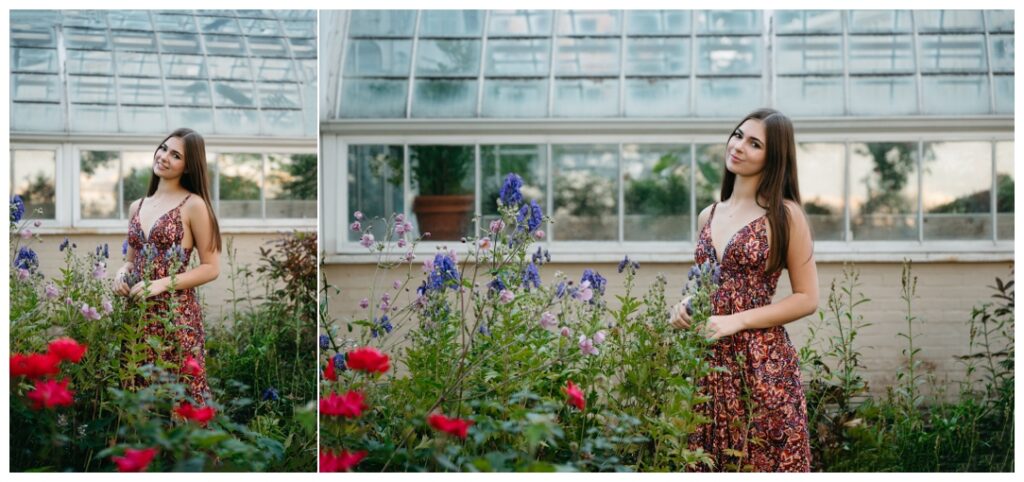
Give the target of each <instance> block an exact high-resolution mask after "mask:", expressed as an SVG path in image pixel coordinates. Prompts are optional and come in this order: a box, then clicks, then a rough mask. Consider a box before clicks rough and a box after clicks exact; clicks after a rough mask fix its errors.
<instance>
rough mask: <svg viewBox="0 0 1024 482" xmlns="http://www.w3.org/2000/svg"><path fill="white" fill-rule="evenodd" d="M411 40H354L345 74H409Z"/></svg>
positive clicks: (349, 50) (403, 75)
mask: <svg viewBox="0 0 1024 482" xmlns="http://www.w3.org/2000/svg"><path fill="white" fill-rule="evenodd" d="M411 58H412V41H411V40H381V39H373V40H369V39H367V40H352V41H350V42H349V47H348V55H347V57H346V58H345V72H344V74H345V76H347V77H362V76H375V75H382V76H383V75H387V76H399V77H407V76H408V75H409V65H410V64H411Z"/></svg>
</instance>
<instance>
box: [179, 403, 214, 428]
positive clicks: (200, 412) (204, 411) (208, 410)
mask: <svg viewBox="0 0 1024 482" xmlns="http://www.w3.org/2000/svg"><path fill="white" fill-rule="evenodd" d="M174 413H177V414H178V415H181V417H182V418H184V419H185V420H191V421H193V422H196V423H198V424H199V425H201V426H203V427H205V426H206V424H207V423H209V422H210V420H213V416H214V414H216V413H217V410H215V409H214V408H213V407H203V408H196V407H194V406H193V405H192V404H191V403H188V402H185V403H182V404H181V405H178V406H177V407H175V409H174Z"/></svg>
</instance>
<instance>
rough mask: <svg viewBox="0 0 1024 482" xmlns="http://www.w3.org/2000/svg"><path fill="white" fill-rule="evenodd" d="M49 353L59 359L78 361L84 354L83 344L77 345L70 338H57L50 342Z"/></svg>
mask: <svg viewBox="0 0 1024 482" xmlns="http://www.w3.org/2000/svg"><path fill="white" fill-rule="evenodd" d="M49 349H50V351H49V354H50V355H53V356H55V357H57V358H59V359H61V360H67V361H69V362H71V363H78V362H79V361H80V360H81V359H82V355H85V345H79V344H78V342H77V341H75V340H73V339H71V338H58V339H56V340H53V341H51V342H50V345H49Z"/></svg>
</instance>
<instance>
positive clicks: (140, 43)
mask: <svg viewBox="0 0 1024 482" xmlns="http://www.w3.org/2000/svg"><path fill="white" fill-rule="evenodd" d="M111 36H112V37H113V41H114V48H115V49H116V50H123V51H133V52H155V51H156V37H155V34H154V33H153V32H151V31H150V32H135V31H123V30H122V31H114V32H112V33H111Z"/></svg>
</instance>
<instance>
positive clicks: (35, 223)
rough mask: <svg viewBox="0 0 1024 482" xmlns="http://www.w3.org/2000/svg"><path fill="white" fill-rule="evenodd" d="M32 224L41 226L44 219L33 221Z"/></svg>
mask: <svg viewBox="0 0 1024 482" xmlns="http://www.w3.org/2000/svg"><path fill="white" fill-rule="evenodd" d="M32 225H33V226H35V227H37V228H38V227H39V226H42V225H43V222H42V221H36V222H34V223H32Z"/></svg>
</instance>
